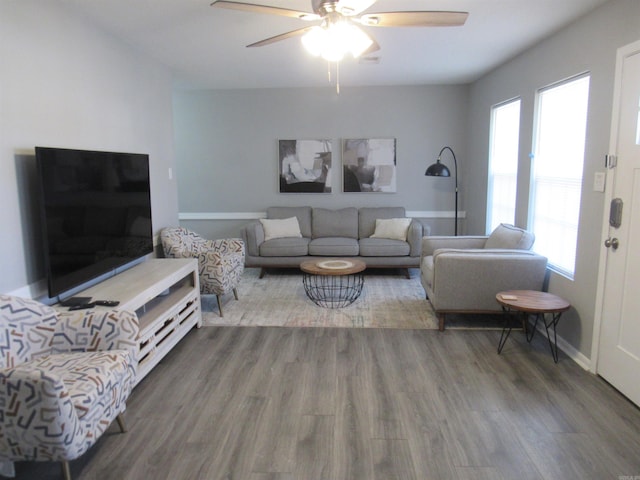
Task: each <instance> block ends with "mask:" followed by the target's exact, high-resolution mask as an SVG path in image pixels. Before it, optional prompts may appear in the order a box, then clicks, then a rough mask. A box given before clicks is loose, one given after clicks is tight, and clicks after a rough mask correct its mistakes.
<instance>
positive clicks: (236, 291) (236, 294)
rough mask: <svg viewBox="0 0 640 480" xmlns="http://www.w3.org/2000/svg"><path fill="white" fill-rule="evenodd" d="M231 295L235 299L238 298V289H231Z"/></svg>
mask: <svg viewBox="0 0 640 480" xmlns="http://www.w3.org/2000/svg"><path fill="white" fill-rule="evenodd" d="M233 296H234V297H236V300H238V290H237V289H235V288H234V289H233Z"/></svg>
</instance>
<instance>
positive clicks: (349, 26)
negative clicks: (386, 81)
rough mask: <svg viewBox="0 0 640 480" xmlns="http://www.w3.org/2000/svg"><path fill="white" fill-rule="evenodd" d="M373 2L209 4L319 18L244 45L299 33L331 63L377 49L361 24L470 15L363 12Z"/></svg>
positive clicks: (410, 23)
mask: <svg viewBox="0 0 640 480" xmlns="http://www.w3.org/2000/svg"><path fill="white" fill-rule="evenodd" d="M375 1H376V0H311V8H312V10H313V13H310V12H303V11H298V10H290V9H287V8H279V7H271V6H267V5H255V4H251V3H242V2H233V1H226V0H217V1H214V2H213V3H212V4H211V6H214V7H221V8H228V9H232V10H241V11H245V12H252V13H265V14H271V15H280V16H286V17H293V18H299V19H300V20H304V21H316V22H317V21H320V24H319V25H314V26H307V27H304V28H300V29H297V30H293V31H290V32H286V33H282V34H280V35H276V36H274V37H270V38H266V39H264V40H260V41H259V42H255V43H252V44H250V45H247V47H262V46H265V45H269V44H272V43H275V42H279V41H281V40H285V39H287V38H292V37H297V36H302V43H303V45H304V46H305V48H306V49H307V50H308V51H309V52H310V53H312V54H314V55H317V56H322V57H323V58H324V59H325V60H328V61H333V62H339V61H340V60H341V59H342V57H343V56H344V55H345V54H346V53H351V54H352V55H353V56H354V57H358V56H360V55H362V54H365V53H366V54H368V53H371V52H375V51H376V50H379V49H380V46H379V45H378V43H377V42H376V41H375V39H374V38H373V37H372V36H370V35H369V34H368V33H367V32H365V31H364V30H363V29H362V28H360V26H365V27H451V26H461V25H464V23H465V21H466V20H467V17H468V16H469V14H468V13H467V12H448V11H413V12H379V13H363V12H364V11H365V10H367V9H368V8H370V7H371V6H372V5H373V4H374V3H375Z"/></svg>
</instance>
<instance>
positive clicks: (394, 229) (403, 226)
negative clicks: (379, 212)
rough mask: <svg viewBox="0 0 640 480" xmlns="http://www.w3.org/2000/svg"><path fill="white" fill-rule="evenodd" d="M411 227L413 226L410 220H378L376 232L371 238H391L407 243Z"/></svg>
mask: <svg viewBox="0 0 640 480" xmlns="http://www.w3.org/2000/svg"><path fill="white" fill-rule="evenodd" d="M409 225H411V219H410V218H377V219H376V230H375V231H374V232H373V235H371V238H389V239H391V240H403V241H405V242H406V241H407V232H408V231H409Z"/></svg>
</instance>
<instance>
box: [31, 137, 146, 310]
mask: <svg viewBox="0 0 640 480" xmlns="http://www.w3.org/2000/svg"><path fill="white" fill-rule="evenodd" d="M36 168H37V172H38V180H39V184H40V189H41V195H40V213H41V220H42V228H43V239H44V254H45V255H44V260H45V268H46V273H47V283H48V290H49V297H50V298H54V297H62V296H64V295H65V294H66V293H68V292H70V291H72V290H73V289H74V288H76V287H78V286H80V285H83V284H85V283H88V282H90V281H91V280H95V279H97V278H99V277H101V276H103V275H105V274H108V273H110V272H111V273H116V269H118V268H119V267H122V266H123V265H126V264H128V263H132V262H133V261H134V260H136V259H139V258H141V257H144V256H145V255H148V254H150V253H152V252H153V233H152V227H151V189H150V183H149V156H148V155H146V154H139V153H117V152H99V151H90V150H71V149H63V148H49V147H36ZM59 300H63V299H62V298H59Z"/></svg>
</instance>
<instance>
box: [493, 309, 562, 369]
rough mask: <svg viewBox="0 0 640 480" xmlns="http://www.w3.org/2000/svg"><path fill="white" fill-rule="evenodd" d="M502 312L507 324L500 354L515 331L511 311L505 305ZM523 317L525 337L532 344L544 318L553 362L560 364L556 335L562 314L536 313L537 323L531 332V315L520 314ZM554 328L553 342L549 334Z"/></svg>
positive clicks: (500, 345)
mask: <svg viewBox="0 0 640 480" xmlns="http://www.w3.org/2000/svg"><path fill="white" fill-rule="evenodd" d="M502 311H503V312H504V318H505V324H504V327H503V329H502V333H501V334H500V342H498V354H500V353H501V352H502V348H503V347H504V344H505V343H506V342H507V338H509V335H510V334H511V330H512V329H513V327H512V325H511V322H510V320H511V319H510V315H511V310H510V309H509V308H507V307H505V306H504V305H503V306H502ZM518 313H520V314H522V315H523V322H522V323H523V328H524V333H525V336H526V337H527V342H529V343H530V342H531V340H533V336H534V335H535V333H536V327H537V326H538V320H540V319H541V318H542V322H543V323H544V328H545V330H546V332H547V340H548V341H549V348H550V349H551V355H552V356H553V361H554V362H555V363H558V336H557V333H556V326H557V325H558V322H559V321H560V316H561V315H562V312H548V313H543V312H540V313H535V314H533V315H535V321H534V322H533V328H531V331H529V328H528V326H527V323H528V319H529V313H527V312H521V311H520V312H518ZM549 317H550V318H549ZM551 327H553V341H552V340H551V334H550V332H549V328H551Z"/></svg>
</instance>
